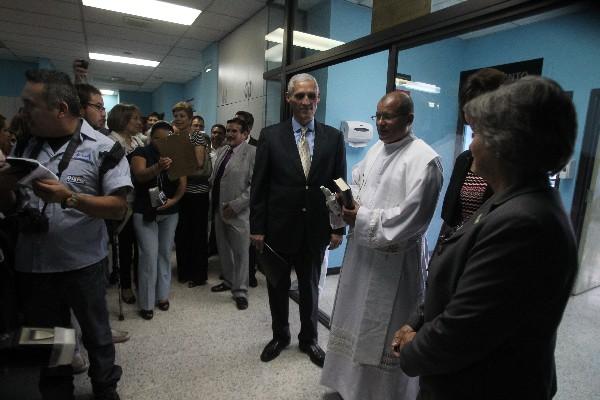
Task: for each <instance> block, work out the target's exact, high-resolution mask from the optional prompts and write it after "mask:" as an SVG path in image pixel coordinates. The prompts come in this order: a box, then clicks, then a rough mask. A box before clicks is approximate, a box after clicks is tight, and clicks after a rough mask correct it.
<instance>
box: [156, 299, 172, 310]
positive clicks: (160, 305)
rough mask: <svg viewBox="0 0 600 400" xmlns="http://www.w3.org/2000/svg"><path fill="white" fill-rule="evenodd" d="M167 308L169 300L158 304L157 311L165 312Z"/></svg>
mask: <svg viewBox="0 0 600 400" xmlns="http://www.w3.org/2000/svg"><path fill="white" fill-rule="evenodd" d="M169 306H170V304H169V300H167V301H163V302H159V303H158V309H159V310H162V311H167V310H168V309H169Z"/></svg>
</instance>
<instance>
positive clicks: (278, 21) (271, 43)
mask: <svg viewBox="0 0 600 400" xmlns="http://www.w3.org/2000/svg"><path fill="white" fill-rule="evenodd" d="M284 20H285V5H284V2H283V0H281V1H276V2H273V3H272V4H270V5H269V6H268V18H267V32H268V33H267V35H266V37H265V40H266V42H267V45H266V47H265V48H266V50H265V61H266V71H269V70H271V69H275V68H279V67H281V62H282V59H283V44H282V43H283V22H284ZM278 30H281V35H280V36H281V37H280V40H279V39H278V40H274V38H273V40H268V39H267V37H271V33H272V32H279V31H278Z"/></svg>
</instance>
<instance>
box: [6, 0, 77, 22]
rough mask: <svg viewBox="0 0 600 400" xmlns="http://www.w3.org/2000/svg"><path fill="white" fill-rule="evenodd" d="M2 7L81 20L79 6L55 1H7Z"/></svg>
mask: <svg viewBox="0 0 600 400" xmlns="http://www.w3.org/2000/svg"><path fill="white" fill-rule="evenodd" d="M2 7H3V8H9V9H13V10H22V11H26V12H32V11H33V12H35V13H38V14H45V15H56V16H58V17H63V18H65V17H66V18H71V19H75V20H79V18H80V11H79V6H78V5H76V4H71V3H66V2H62V1H55V0H44V1H40V0H18V1H7V2H6V5H4V2H3V5H2Z"/></svg>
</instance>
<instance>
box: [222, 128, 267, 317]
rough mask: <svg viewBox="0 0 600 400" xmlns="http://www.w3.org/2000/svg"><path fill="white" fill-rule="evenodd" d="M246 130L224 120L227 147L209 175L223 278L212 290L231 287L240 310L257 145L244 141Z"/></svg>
mask: <svg viewBox="0 0 600 400" xmlns="http://www.w3.org/2000/svg"><path fill="white" fill-rule="evenodd" d="M249 133H250V131H249V130H248V125H247V124H246V122H245V121H244V120H242V119H240V118H233V119H231V120H229V121H227V133H226V140H227V146H223V147H222V148H221V149H219V150H218V152H217V157H216V163H215V168H214V170H213V176H212V177H211V183H212V202H213V204H212V205H213V207H212V209H213V212H214V217H215V235H216V239H217V248H218V249H219V258H220V259H221V267H222V271H223V278H224V279H223V282H222V283H221V284H219V285H217V286H214V287H212V288H211V291H213V292H224V291H227V290H231V293H232V294H233V299H234V300H235V304H236V306H237V308H238V309H239V310H245V309H246V308H248V246H249V245H250V223H249V216H250V210H249V203H250V183H251V181H252V171H253V170H254V158H255V155H256V148H255V147H254V146H251V145H249V144H248V143H246V138H247V137H248V134H249Z"/></svg>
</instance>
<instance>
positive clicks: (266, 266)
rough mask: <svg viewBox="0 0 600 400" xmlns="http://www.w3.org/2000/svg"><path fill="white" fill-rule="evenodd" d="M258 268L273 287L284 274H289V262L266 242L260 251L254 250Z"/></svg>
mask: <svg viewBox="0 0 600 400" xmlns="http://www.w3.org/2000/svg"><path fill="white" fill-rule="evenodd" d="M256 257H257V259H258V268H259V270H260V271H261V272H262V273H263V274H264V275H265V277H266V278H267V281H269V283H270V284H271V286H273V287H277V286H278V285H279V283H280V282H281V279H282V278H283V277H284V276H285V274H289V272H290V265H289V263H288V262H287V261H286V260H285V259H284V258H283V257H282V256H281V255H280V254H278V253H277V252H276V251H275V250H273V248H272V247H271V246H269V245H268V244H267V243H266V242H265V245H264V248H263V251H262V253H259V252H258V251H257V252H256Z"/></svg>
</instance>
